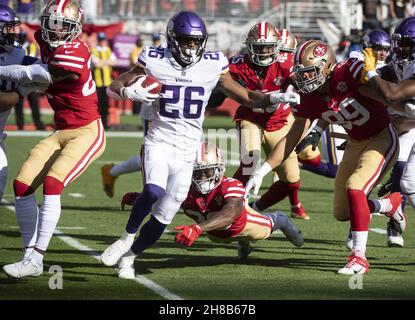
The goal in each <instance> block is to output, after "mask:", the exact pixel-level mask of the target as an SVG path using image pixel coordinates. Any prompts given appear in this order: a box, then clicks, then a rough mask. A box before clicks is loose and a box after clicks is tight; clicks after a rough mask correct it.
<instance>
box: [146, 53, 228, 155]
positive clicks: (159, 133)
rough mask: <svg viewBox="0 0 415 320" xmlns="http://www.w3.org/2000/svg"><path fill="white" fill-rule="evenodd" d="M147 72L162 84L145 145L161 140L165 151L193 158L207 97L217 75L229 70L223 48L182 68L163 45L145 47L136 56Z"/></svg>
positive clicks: (157, 142)
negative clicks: (221, 50)
mask: <svg viewBox="0 0 415 320" xmlns="http://www.w3.org/2000/svg"><path fill="white" fill-rule="evenodd" d="M138 61H139V63H141V64H142V65H143V66H144V67H145V70H146V73H147V75H150V76H152V77H154V78H156V79H157V80H158V81H160V82H161V83H162V84H163V86H162V89H161V93H160V95H161V97H160V98H159V99H158V100H157V101H156V102H155V103H153V114H152V118H151V120H152V124H151V127H150V130H149V131H148V134H147V136H146V137H145V139H144V143H145V144H146V145H154V144H160V143H162V144H164V145H165V146H166V148H165V150H166V152H168V153H170V154H173V155H174V156H175V157H179V158H181V159H186V160H189V161H193V160H194V158H195V155H196V150H197V147H198V145H199V143H200V141H201V138H202V134H203V129H202V124H203V120H204V117H205V108H206V105H207V103H208V100H209V97H210V95H211V93H212V90H213V88H215V86H216V84H217V82H218V80H219V78H220V76H221V75H223V74H224V73H226V72H228V70H229V66H228V59H227V58H226V57H225V55H224V54H223V53H222V52H205V53H204V54H203V56H202V58H201V60H200V61H199V62H197V63H196V64H194V65H192V66H190V67H188V68H182V67H181V66H180V65H179V64H178V63H177V62H176V60H175V59H174V57H173V56H172V53H171V51H170V50H169V49H168V48H164V47H157V48H155V47H146V48H144V49H143V50H142V52H141V54H140V56H139V58H138Z"/></svg>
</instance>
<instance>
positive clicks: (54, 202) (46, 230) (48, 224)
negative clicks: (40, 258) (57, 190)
mask: <svg viewBox="0 0 415 320" xmlns="http://www.w3.org/2000/svg"><path fill="white" fill-rule="evenodd" d="M60 215H61V196H60V195H45V194H44V195H43V203H42V207H41V208H40V212H39V222H38V227H37V233H38V234H37V240H36V245H35V246H36V248H38V249H40V250H43V251H46V249H47V247H48V245H49V241H50V239H51V238H52V235H53V232H54V231H55V228H56V225H57V224H58V221H59V217H60Z"/></svg>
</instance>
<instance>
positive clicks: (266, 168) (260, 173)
mask: <svg viewBox="0 0 415 320" xmlns="http://www.w3.org/2000/svg"><path fill="white" fill-rule="evenodd" d="M271 170H272V167H271V166H270V165H269V163H268V162H266V161H265V162H264V163H263V164H262V166H261V167H260V168H259V169H258V170H255V172H254V173H253V174H252V176H251V177H250V178H249V180H248V183H247V184H246V186H245V190H246V191H245V195H248V194H249V191H251V189H252V188H254V195H257V194H258V192H259V188H260V187H261V184H262V180H263V179H264V177H265V176H266V175H267V173H268V172H270V171H271Z"/></svg>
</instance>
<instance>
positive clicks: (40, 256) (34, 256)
mask: <svg viewBox="0 0 415 320" xmlns="http://www.w3.org/2000/svg"><path fill="white" fill-rule="evenodd" d="M30 258H32V259H33V260H35V262H36V264H37V265H42V264H43V254H41V253H40V252H37V251H36V250H33V252H32V254H31V255H30Z"/></svg>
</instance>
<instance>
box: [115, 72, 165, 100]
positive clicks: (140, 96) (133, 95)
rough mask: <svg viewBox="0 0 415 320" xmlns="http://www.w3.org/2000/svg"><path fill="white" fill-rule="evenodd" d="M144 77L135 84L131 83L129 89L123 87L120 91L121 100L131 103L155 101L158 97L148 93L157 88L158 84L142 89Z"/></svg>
mask: <svg viewBox="0 0 415 320" xmlns="http://www.w3.org/2000/svg"><path fill="white" fill-rule="evenodd" d="M145 78H146V77H141V78H140V79H138V80H137V82H135V83H133V84H132V85H131V86H129V87H124V88H122V89H121V91H120V94H121V97H122V98H123V99H129V100H131V101H145V102H153V101H155V100H156V99H157V98H158V97H159V95H158V94H154V93H150V91H151V90H152V89H154V88H156V87H157V86H159V84H158V83H153V84H151V85H149V86H148V87H145V88H144V87H143V86H142V83H143V81H144V80H145Z"/></svg>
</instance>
